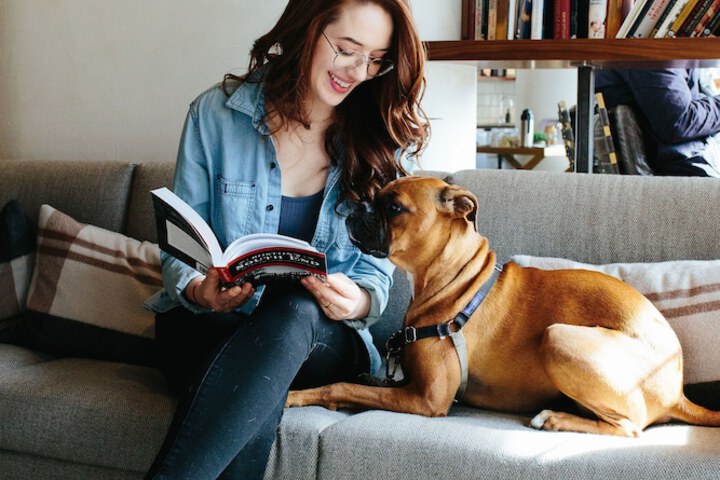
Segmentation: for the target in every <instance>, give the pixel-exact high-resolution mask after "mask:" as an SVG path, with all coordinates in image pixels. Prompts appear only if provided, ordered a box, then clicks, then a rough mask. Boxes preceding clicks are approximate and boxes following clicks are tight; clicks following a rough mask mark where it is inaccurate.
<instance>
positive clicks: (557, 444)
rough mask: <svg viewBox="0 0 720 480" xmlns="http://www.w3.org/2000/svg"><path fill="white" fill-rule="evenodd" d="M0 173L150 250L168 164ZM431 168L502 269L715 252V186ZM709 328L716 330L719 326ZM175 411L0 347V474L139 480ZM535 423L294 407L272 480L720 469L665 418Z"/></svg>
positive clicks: (707, 435)
mask: <svg viewBox="0 0 720 480" xmlns="http://www.w3.org/2000/svg"><path fill="white" fill-rule="evenodd" d="M0 171H2V172H3V173H2V175H1V176H0V204H4V203H5V202H6V201H7V200H9V199H11V198H19V199H20V200H21V202H22V203H23V205H24V206H25V207H26V209H27V210H28V212H29V213H30V214H31V215H37V213H36V212H37V210H38V208H39V206H40V205H41V204H42V203H49V204H51V205H53V206H54V207H56V208H57V209H59V210H62V211H63V212H65V213H67V214H69V215H71V216H73V217H74V218H76V219H77V220H78V221H81V222H85V223H90V224H94V225H97V226H101V227H103V228H107V229H110V230H113V231H117V232H123V233H125V234H126V235H128V236H131V237H134V238H138V239H145V240H150V241H154V240H155V238H156V237H155V230H154V223H153V221H154V220H153V215H152V211H151V204H150V199H149V195H148V191H149V190H150V189H152V188H155V187H158V186H162V185H169V184H170V182H171V177H172V164H171V163H145V164H138V165H134V164H130V163H120V162H43V161H10V160H5V161H0ZM433 174H434V175H439V176H444V177H447V178H448V180H449V181H450V182H452V183H456V184H458V185H461V186H464V187H466V188H469V189H470V190H472V191H473V192H474V193H475V194H476V195H477V196H478V198H479V203H480V214H479V219H478V222H479V226H480V231H481V232H482V233H483V234H484V235H486V236H487V237H488V238H489V239H490V242H491V246H492V247H493V248H494V249H495V250H496V251H497V252H498V254H499V257H500V258H501V259H502V260H508V259H509V258H510V257H511V256H512V255H515V254H528V255H539V256H554V257H566V258H572V259H574V260H578V261H584V262H593V263H610V262H633V261H634V262H639V261H642V262H649V261H660V260H673V259H697V260H703V259H720V242H719V241H718V239H720V222H718V205H720V182H718V181H717V180H704V179H690V178H672V179H671V178H658V177H652V178H648V177H643V178H640V177H626V176H622V177H621V176H600V175H584V174H559V173H558V174H552V173H541V172H522V171H508V170H472V171H461V172H455V173H452V174H450V173H442V172H433ZM395 278H396V282H395V285H394V286H393V292H392V295H391V304H390V306H389V307H388V309H387V311H386V313H385V315H384V319H383V321H382V322H381V324H379V325H378V326H376V327H375V328H374V333H375V337H376V341H377V342H378V344H382V343H384V341H385V339H386V338H387V336H388V335H389V333H390V332H391V331H392V330H394V329H396V328H398V326H399V324H400V322H401V319H402V313H403V311H404V309H405V307H406V305H407V295H408V292H407V285H406V283H405V281H404V276H403V275H402V274H397V275H396V276H395ZM89 294H91V292H89ZM707 333H708V335H714V336H715V337H720V326H718V327H717V328H716V329H715V331H709V332H707ZM718 374H720V372H718ZM711 396H712V395H711ZM715 398H717V396H716V397H715ZM175 405H176V399H175V398H173V396H172V395H171V394H170V393H169V391H168V389H167V386H166V383H165V380H164V379H163V377H162V375H161V374H160V373H159V371H157V370H155V369H153V368H150V367H144V366H137V365H130V364H124V363H118V362H110V361H101V360H92V359H86V358H72V357H62V358H57V357H53V356H50V355H48V354H46V353H43V352H40V351H33V350H29V349H26V348H23V347H19V346H15V345H9V344H0V479H18V480H33V479H42V480H48V479H140V478H142V477H143V472H144V471H145V470H146V469H147V468H148V467H149V465H150V463H151V462H152V460H153V458H154V455H155V453H156V451H157V450H158V448H159V446H160V444H161V442H162V440H163V438H164V435H165V432H166V430H167V428H168V426H169V424H170V420H171V417H172V414H173V410H174V408H175ZM531 417H532V413H528V414H527V415H513V414H506V413H497V412H490V411H484V410H479V409H473V408H468V407H464V406H459V405H458V406H455V407H453V408H452V410H451V412H450V415H449V416H448V417H445V418H425V417H420V416H414V415H407V414H398V413H390V412H384V411H364V412H351V411H328V410H325V409H323V408H319V407H306V408H297V409H289V410H286V412H285V416H284V418H283V421H282V424H281V426H280V429H279V431H278V435H277V440H276V443H275V446H274V449H273V453H272V455H271V459H270V463H269V466H268V470H267V474H266V478H268V479H315V478H317V479H324V480H336V479H351V478H352V479H376V478H383V479H408V478H412V479H416V480H419V479H440V478H448V479H449V478H452V479H474V478H497V479H505V478H507V479H513V480H515V479H518V478H533V479H538V478H553V479H555V478H572V479H607V478H613V479H621V478H627V479H633V480H638V479H652V480H657V479H667V478H676V479H696V478H717V477H718V475H720V428H718V429H715V428H708V427H691V426H687V425H679V424H678V425H664V426H657V427H652V428H650V429H648V430H646V431H645V432H644V434H643V435H642V436H641V437H640V438H637V439H625V438H614V437H603V436H598V435H588V434H574V433H550V432H538V431H535V430H533V429H530V428H528V426H527V425H528V422H529V419H530V418H531Z"/></svg>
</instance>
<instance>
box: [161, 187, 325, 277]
mask: <svg viewBox="0 0 720 480" xmlns="http://www.w3.org/2000/svg"><path fill="white" fill-rule="evenodd" d="M150 193H151V194H152V199H153V206H154V208H155V221H156V224H157V231H158V243H159V244H160V248H161V249H163V250H164V251H166V252H167V253H169V254H170V255H172V256H173V257H175V258H177V259H178V260H180V261H182V262H184V263H186V264H188V265H190V266H191V267H193V268H194V269H196V270H197V271H199V272H201V273H207V272H208V270H210V269H211V268H214V269H217V271H218V273H219V274H220V278H221V279H222V282H223V284H224V285H225V286H231V285H241V284H242V283H244V282H250V283H252V284H253V285H254V286H257V285H262V284H265V283H268V282H271V281H275V280H285V279H296V278H299V277H302V276H306V275H314V276H316V277H318V278H320V279H322V280H323V281H324V280H325V278H326V277H327V266H326V263H325V254H323V253H321V252H318V251H317V250H316V249H315V248H314V247H312V246H311V245H310V244H309V243H307V242H305V241H303V240H299V239H297V238H292V237H287V236H284V235H277V234H272V233H258V234H252V235H247V236H244V237H241V238H238V239H237V240H235V241H234V242H232V243H231V244H230V245H228V247H227V248H226V249H225V251H223V250H222V248H220V244H219V243H218V240H217V238H216V237H215V234H214V233H213V231H212V229H211V228H210V226H209V225H208V224H207V222H205V220H204V219H203V218H202V217H201V216H200V215H198V213H197V212H196V211H195V210H193V209H192V208H191V207H190V206H189V205H188V204H187V203H185V202H184V201H183V200H182V199H181V198H180V197H178V196H177V195H175V194H174V193H173V192H171V191H170V190H168V189H167V188H165V187H163V188H158V189H156V190H153V191H152V192H150Z"/></svg>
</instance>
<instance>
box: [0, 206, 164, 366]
mask: <svg viewBox="0 0 720 480" xmlns="http://www.w3.org/2000/svg"><path fill="white" fill-rule="evenodd" d="M159 252H160V251H159V248H158V246H157V245H155V244H152V243H149V242H139V241H137V240H134V239H132V238H128V237H126V236H124V235H121V234H119V233H115V232H111V231H109V230H105V229H102V228H99V227H95V226H92V225H86V224H82V223H78V222H76V221H75V220H74V219H72V218H71V217H69V216H68V215H65V214H64V213H62V212H60V211H58V210H56V209H54V208H53V207H51V206H49V205H43V206H42V207H41V209H40V221H39V225H38V237H37V254H36V263H35V270H34V274H33V278H32V282H31V284H30V290H29V292H28V299H27V309H28V310H27V312H26V314H25V315H24V319H23V322H22V325H20V326H18V327H17V328H16V331H15V332H14V338H13V339H12V341H13V343H19V344H21V345H25V346H28V347H31V348H35V349H38V350H43V351H46V352H49V353H53V354H56V355H63V356H80V357H91V358H100V359H106V360H117V361H124V362H129V363H137V364H147V365H154V364H155V350H154V341H153V338H154V317H153V315H152V314H151V313H150V312H148V311H146V310H145V309H144V308H143V302H144V301H145V300H146V299H147V298H148V297H149V296H151V295H153V294H154V293H156V292H157V291H158V290H159V289H160V288H161V286H162V274H161V270H160V256H159ZM0 340H1V339H0Z"/></svg>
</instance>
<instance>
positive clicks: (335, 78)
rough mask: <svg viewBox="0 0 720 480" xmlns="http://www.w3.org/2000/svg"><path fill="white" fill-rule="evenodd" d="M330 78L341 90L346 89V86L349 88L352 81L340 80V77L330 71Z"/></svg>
mask: <svg viewBox="0 0 720 480" xmlns="http://www.w3.org/2000/svg"><path fill="white" fill-rule="evenodd" d="M330 79H331V80H332V82H333V83H334V84H335V85H337V86H338V88H339V89H341V90H347V89H348V88H350V87H351V86H352V82H345V81H343V80H341V79H340V78H338V76H337V75H335V74H334V73H330Z"/></svg>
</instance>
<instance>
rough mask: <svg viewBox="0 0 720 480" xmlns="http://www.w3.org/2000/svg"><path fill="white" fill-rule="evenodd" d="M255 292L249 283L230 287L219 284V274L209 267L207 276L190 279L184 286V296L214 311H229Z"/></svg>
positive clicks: (240, 304)
mask: <svg viewBox="0 0 720 480" xmlns="http://www.w3.org/2000/svg"><path fill="white" fill-rule="evenodd" d="M254 294H255V289H254V288H253V286H252V284H250V283H247V282H246V283H243V284H242V286H240V285H236V286H234V287H230V288H223V287H222V286H221V285H220V275H219V274H218V273H217V271H216V270H214V269H210V271H208V274H207V276H205V277H197V278H193V279H192V280H190V283H188V284H187V286H186V287H185V296H186V297H187V298H188V299H189V300H190V301H191V302H193V303H195V304H197V305H199V306H201V307H203V308H209V309H210V310H212V311H214V312H231V311H233V310H235V309H236V308H238V307H240V306H242V305H243V304H244V303H245V302H247V301H248V300H249V299H250V298H251V297H252V296H253V295H254Z"/></svg>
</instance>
